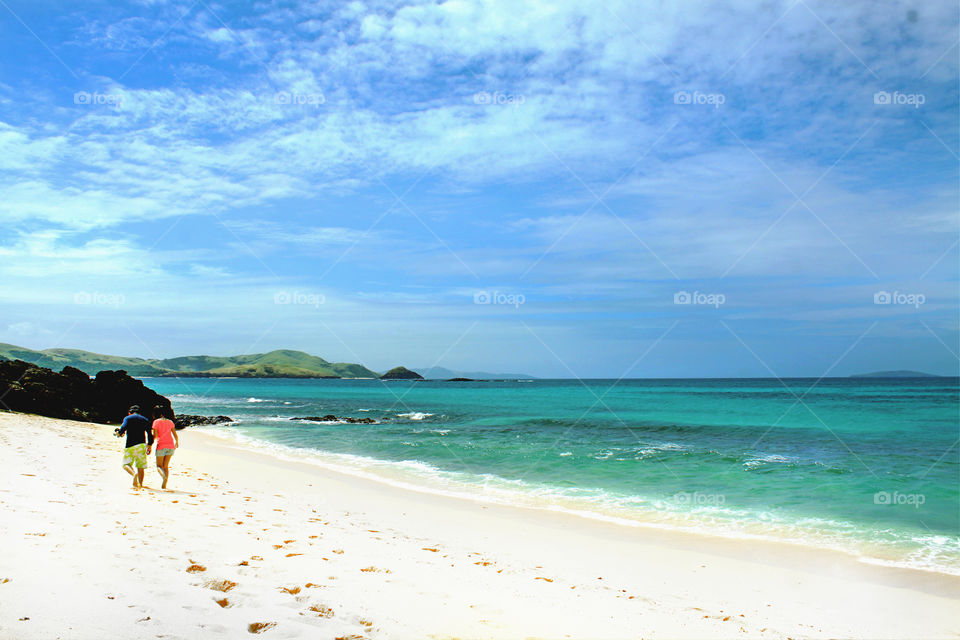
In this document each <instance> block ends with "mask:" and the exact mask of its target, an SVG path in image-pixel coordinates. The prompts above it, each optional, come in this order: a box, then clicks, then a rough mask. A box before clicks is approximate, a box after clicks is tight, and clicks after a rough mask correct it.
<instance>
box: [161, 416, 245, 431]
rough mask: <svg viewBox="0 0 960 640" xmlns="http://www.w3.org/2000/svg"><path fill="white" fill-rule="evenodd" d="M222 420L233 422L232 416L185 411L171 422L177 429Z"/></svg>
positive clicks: (222, 421) (215, 422) (218, 422)
mask: <svg viewBox="0 0 960 640" xmlns="http://www.w3.org/2000/svg"><path fill="white" fill-rule="evenodd" d="M224 422H233V418H231V417H230V416H195V415H190V414H186V413H185V414H181V415H179V416H177V417H176V418H175V419H174V421H173V424H174V425H175V426H176V427H177V429H178V430H179V429H186V428H187V427H198V426H202V425H208V424H223V423H224Z"/></svg>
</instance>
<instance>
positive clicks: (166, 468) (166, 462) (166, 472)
mask: <svg viewBox="0 0 960 640" xmlns="http://www.w3.org/2000/svg"><path fill="white" fill-rule="evenodd" d="M172 457H173V454H171V455H169V456H163V487H162V488H163V489H166V488H167V480H169V479H170V458H172Z"/></svg>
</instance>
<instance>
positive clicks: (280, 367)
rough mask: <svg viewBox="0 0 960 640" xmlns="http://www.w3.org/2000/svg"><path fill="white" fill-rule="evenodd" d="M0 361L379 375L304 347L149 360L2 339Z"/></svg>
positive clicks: (167, 371)
mask: <svg viewBox="0 0 960 640" xmlns="http://www.w3.org/2000/svg"><path fill="white" fill-rule="evenodd" d="M0 360H25V361H27V362H33V363H34V364H38V365H40V366H42V367H48V368H51V369H58V370H59V369H62V368H63V367H65V366H71V367H76V368H77V369H80V370H81V371H83V372H85V373H88V374H90V375H95V374H96V373H97V372H98V371H103V370H104V369H124V370H126V371H127V373H129V374H130V375H133V376H182V377H221V376H223V377H228V376H236V377H245V378H379V377H380V376H379V375H378V374H377V373H376V372H375V371H371V370H370V369H367V368H366V367H364V366H363V365H360V364H353V363H349V362H328V361H326V360H324V359H323V358H320V357H318V356H312V355H310V354H309V353H304V352H303V351H291V350H289V349H279V350H277V351H271V352H269V353H254V354H248V355H239V356H182V357H179V358H166V359H150V360H146V359H143V358H124V357H118V356H107V355H103V354H99V353H91V352H89V351H80V350H77V349H45V350H43V351H34V350H32V349H25V348H23V347H18V346H15V345H12V344H3V343H0Z"/></svg>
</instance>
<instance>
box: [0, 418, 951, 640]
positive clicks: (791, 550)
mask: <svg viewBox="0 0 960 640" xmlns="http://www.w3.org/2000/svg"><path fill="white" fill-rule="evenodd" d="M111 431H112V430H111V429H110V428H109V427H106V426H102V425H99V426H95V425H90V424H89V423H77V422H69V421H63V420H54V419H50V418H40V417H36V416H26V415H21V414H0V445H2V450H3V451H4V454H3V459H2V461H3V464H2V465H0V479H2V483H0V484H2V489H0V503H2V507H3V509H4V512H5V517H4V519H3V521H2V522H0V540H2V541H3V542H4V543H6V544H5V546H6V548H7V549H13V550H15V551H17V553H14V554H10V555H9V556H8V557H7V558H6V559H5V561H4V562H3V563H2V564H0V567H2V568H0V583H2V584H0V638H6V637H16V638H45V637H56V636H57V635H64V636H67V637H78V638H86V637H97V636H99V635H102V634H107V635H126V636H130V637H147V636H149V637H156V635H157V634H159V633H163V634H165V636H166V637H183V638H189V637H197V634H203V635H204V637H206V636H217V637H235V636H237V635H240V634H245V633H247V631H248V626H249V625H250V624H253V623H270V622H275V623H276V626H274V627H271V628H269V629H267V630H266V631H265V633H266V634H268V635H270V636H273V637H284V638H287V637H290V638H292V637H314V636H315V634H316V633H317V632H318V631H322V632H323V633H324V634H325V635H329V637H331V638H332V637H349V636H350V635H355V636H359V637H364V638H448V637H451V638H452V637H468V638H516V637H538V638H563V637H572V638H635V637H651V638H656V637H662V638H675V637H688V638H702V637H740V638H742V637H762V638H785V637H791V638H800V637H838V638H855V637H863V638H956V637H958V635H957V632H956V616H955V615H954V612H955V610H956V607H957V604H958V601H960V577H956V576H950V575H946V574H936V573H932V572H927V571H918V570H911V569H903V568H894V567H884V566H879V565H873V564H866V563H864V562H859V561H857V560H856V559H855V558H853V557H850V556H847V555H846V554H844V553H841V552H837V551H827V550H818V549H813V548H809V549H806V548H802V547H798V546H795V545H788V544H783V543H777V542H768V541H755V540H749V541H747V540H733V539H724V538H719V537H716V538H715V537H711V536H703V535H698V534H694V533H687V532H678V531H669V530H659V529H656V528H651V527H642V528H638V527H625V526H622V525H620V524H615V523H607V522H601V521H598V520H590V519H587V518H583V517H579V516H576V515H573V514H569V513H563V512H558V511H546V510H542V509H532V508H528V507H521V506H509V505H503V504H493V503H483V502H479V501H476V500H469V499H464V498H461V497H454V496H447V495H439V494H436V493H428V492H425V491H416V490H411V489H409V488H403V487H398V486H395V485H393V484H387V483H384V482H380V481H377V480H375V479H372V478H363V477H359V476H357V475H348V474H345V473H341V472H338V471H335V470H333V469H330V468H325V467H321V466H319V465H316V464H310V463H308V462H297V461H285V460H282V459H280V458H277V457H274V456H271V455H270V454H269V453H267V452H264V451H257V450H252V449H250V448H246V449H244V448H243V447H242V446H241V445H239V444H237V443H234V442H231V441H229V440H227V439H224V438H222V437H219V436H217V435H214V434H211V433H203V432H201V431H197V430H191V429H187V430H185V431H182V432H181V437H182V442H183V448H182V450H180V451H178V452H177V454H176V455H175V457H174V460H173V464H172V465H171V466H172V470H173V476H172V479H171V484H170V486H171V488H172V489H173V491H172V492H160V491H155V490H148V491H145V492H142V493H135V492H133V491H132V490H130V488H129V482H128V478H127V476H126V475H125V474H124V473H123V472H122V470H121V469H120V466H119V459H120V444H119V443H118V441H116V440H115V439H114V438H113V437H112V435H111ZM147 485H148V487H155V486H158V485H159V482H158V477H157V474H156V470H155V469H154V468H152V466H151V468H150V469H149V470H148V474H147ZM160 532H162V534H161V533H160ZM311 536H313V537H311ZM433 549H436V551H434V550H433ZM337 551H342V553H336V552H337ZM254 557H259V558H263V560H253V559H252V558H254ZM241 562H246V563H247V564H245V565H240V564H239V563H241ZM191 565H201V566H203V567H204V568H205V570H204V571H197V572H194V573H188V572H187V568H188V567H190V566H191ZM38 569H39V570H38ZM388 570H389V573H388ZM51 576H55V578H53V577H51ZM5 579H6V580H9V582H6V583H3V580H5ZM214 580H229V581H232V582H236V583H237V586H236V587H234V588H232V589H230V591H228V592H226V593H224V592H219V591H215V590H213V589H210V588H209V587H208V586H205V585H207V584H208V583H210V582H212V581H214ZM308 584H309V585H313V586H307V585H308ZM282 589H287V590H288V591H283V590H282ZM295 589H296V593H290V591H294V590H295ZM223 598H227V599H228V600H229V601H230V603H229V606H227V607H225V608H221V606H220V605H218V604H217V603H216V600H218V599H223ZM310 607H317V608H320V611H319V612H318V611H316V610H311V609H310ZM323 607H327V608H329V609H330V610H331V611H332V615H330V616H329V617H326V614H325V612H326V609H323ZM185 613H189V615H184V614H185ZM21 618H29V620H21ZM367 622H370V623H372V624H366V623H367ZM68 629H70V630H69V631H68Z"/></svg>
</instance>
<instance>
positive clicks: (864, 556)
mask: <svg viewBox="0 0 960 640" xmlns="http://www.w3.org/2000/svg"><path fill="white" fill-rule="evenodd" d="M268 419H270V418H268ZM275 419H276V420H278V421H280V422H285V421H286V420H287V419H286V418H275ZM199 429H201V430H202V433H205V434H207V435H211V436H213V437H215V438H218V439H220V440H223V441H225V443H227V444H228V446H232V447H235V448H237V449H238V451H247V450H250V449H252V450H255V451H259V452H261V453H263V454H264V455H266V456H268V457H270V458H280V459H281V460H283V461H285V462H290V463H297V464H304V465H307V466H308V467H310V468H319V469H324V470H327V471H330V472H333V473H335V474H343V475H348V476H350V477H355V478H362V479H366V480H368V481H373V482H377V483H383V484H388V485H390V486H392V487H396V488H399V489H401V490H406V491H413V492H418V493H424V494H427V495H441V496H447V497H450V498H455V499H460V500H467V501H471V502H476V503H479V504H483V505H502V506H508V507H522V508H527V509H533V510H537V511H542V512H557V513H563V514H567V515H570V516H573V517H576V518H583V519H587V520H590V521H594V522H601V523H608V524H613V525H616V526H619V527H629V528H635V529H642V530H650V531H661V532H664V533H668V534H669V533H680V534H684V535H694V536H703V537H706V538H708V539H711V540H712V539H717V538H722V539H727V540H732V541H736V542H747V543H759V542H762V543H774V544H778V545H787V546H790V547H797V548H799V549H818V550H822V551H830V552H835V553H839V554H842V555H844V556H846V557H847V558H849V559H851V560H854V561H857V562H861V563H866V564H873V565H877V566H885V567H893V568H902V569H909V570H917V571H923V572H930V573H933V574H938V575H939V574H946V575H953V576H958V577H960V570H958V569H957V568H956V567H955V566H951V565H946V564H943V563H940V564H933V565H931V564H929V563H921V562H918V561H907V560H905V559H904V558H903V557H902V554H901V555H896V556H895V555H894V554H893V552H892V550H891V548H890V547H889V546H883V545H881V544H879V543H877V542H876V541H872V540H868V539H864V538H860V539H841V540H838V539H837V538H836V537H835V536H834V537H831V535H830V533H827V532H817V531H815V530H813V529H811V528H807V529H805V530H803V531H799V532H798V531H796V529H795V528H793V529H791V527H790V524H789V523H788V522H782V521H781V522H778V521H776V520H775V519H774V518H771V517H767V518H756V517H755V518H754V519H752V520H749V521H742V520H741V521H734V520H729V519H728V520H720V519H719V518H717V517H714V518H713V519H712V520H705V519H704V518H703V516H702V515H700V514H691V513H689V512H673V513H667V514H665V513H664V512H663V511H660V510H657V509H652V508H646V509H643V510H638V509H637V508H636V507H632V508H625V507H622V506H620V507H611V506H609V505H605V504H603V503H599V502H598V501H596V500H592V499H590V498H583V497H571V496H567V495H562V494H558V493H556V492H555V491H551V490H550V488H547V487H540V486H535V485H528V486H526V487H524V488H522V489H521V488H518V487H517V486H497V483H496V482H495V481H491V482H490V483H489V484H488V479H487V478H485V479H484V480H483V483H480V482H478V479H477V478H464V477H455V476H463V475H466V474H463V473H462V472H450V471H443V470H441V469H438V468H436V467H433V466H431V465H429V464H426V463H421V462H414V461H385V460H378V459H375V458H370V457H367V456H363V455H359V454H350V453H334V452H322V451H319V450H317V449H313V448H309V447H297V446H293V445H286V444H280V443H276V442H270V441H268V440H265V439H259V438H256V437H253V436H250V435H247V434H244V433H241V432H240V431H239V430H237V429H234V428H229V427H227V428H224V427H223V426H220V425H201V426H200V427H199ZM509 483H510V481H502V480H501V484H509ZM688 495H690V494H688ZM861 535H862V534H861Z"/></svg>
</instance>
